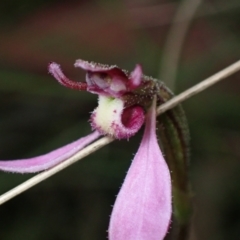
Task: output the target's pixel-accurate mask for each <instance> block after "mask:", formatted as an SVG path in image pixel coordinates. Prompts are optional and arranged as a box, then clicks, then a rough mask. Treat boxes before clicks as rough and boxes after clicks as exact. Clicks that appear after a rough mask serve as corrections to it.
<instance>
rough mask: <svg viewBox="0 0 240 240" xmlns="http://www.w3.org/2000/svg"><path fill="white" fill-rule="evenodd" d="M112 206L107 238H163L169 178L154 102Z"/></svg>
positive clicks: (167, 216)
mask: <svg viewBox="0 0 240 240" xmlns="http://www.w3.org/2000/svg"><path fill="white" fill-rule="evenodd" d="M153 105H154V106H152V108H151V110H150V111H149V112H148V115H147V116H146V127H145V132H144V136H143V139H142V142H141V144H140V147H139V149H138V151H137V153H136V155H135V157H134V159H133V161H132V164H131V166H130V168H129V170H128V173H127V176H126V178H125V180H124V183H123V185H122V188H121V190H120V192H119V194H118V196H117V199H116V202H115V204H114V207H113V211H112V215H111V220H110V226H109V239H110V240H126V239H127V240H162V239H163V238H164V236H165V235H166V233H167V231H168V227H169V223H170V219H171V213H172V207H171V179H170V173H169V169H168V166H167V164H166V162H165V160H164V158H163V155H162V153H161V151H160V148H159V145H158V142H157V137H156V133H155V131H156V111H155V104H153Z"/></svg>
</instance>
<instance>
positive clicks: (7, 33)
mask: <svg viewBox="0 0 240 240" xmlns="http://www.w3.org/2000/svg"><path fill="white" fill-rule="evenodd" d="M186 2H187V0H185V1H184V2H183V1H167V0H165V1H164V0H160V1H157V0H155V1H154V0H141V1H140V0H139V1H137V0H124V1H107V0H95V1H92V0H91V1H90V0H89V1H87V0H86V1H68V2H66V1H56V0H36V1H30V0H21V1H14V0H8V1H6V0H5V1H1V3H0V16H1V17H0V136H1V137H0V146H1V147H0V158H1V159H17V158H25V157H31V156H35V155H39V154H43V153H45V152H48V151H50V150H52V149H54V148H57V147H59V146H62V145H64V144H66V143H68V142H71V141H73V140H75V139H77V138H79V137H80V136H84V135H86V134H88V133H89V132H90V131H91V129H90V126H89V123H88V118H89V114H90V112H91V111H92V110H93V109H94V107H95V106H96V105H97V102H96V100H97V96H95V95H91V94H88V93H83V92H77V91H73V90H70V89H66V88H63V87H62V86H60V85H59V84H58V83H57V82H56V81H55V80H54V79H53V78H52V77H51V76H50V75H49V74H48V73H47V65H48V62H50V61H56V62H58V63H60V64H61V66H62V68H63V70H64V71H65V73H66V75H67V76H69V77H70V78H72V79H76V80H80V81H84V72H83V71H81V70H80V69H74V67H73V63H74V62H75V59H78V58H82V59H86V60H92V61H96V62H101V63H106V64H117V65H119V66H120V67H122V68H125V69H128V70H132V69H133V68H134V66H135V64H136V63H141V64H142V66H143V69H144V73H145V74H146V75H151V76H153V77H159V76H163V75H164V79H163V80H164V81H165V82H166V84H167V85H171V87H172V88H174V89H175V90H174V91H175V93H180V92H181V91H183V90H185V89H187V88H189V87H191V86H193V85H194V84H196V83H198V82H200V81H201V80H203V79H205V78H207V77H208V76H211V75H212V74H214V73H216V72H217V71H219V70H221V69H223V68H225V67H227V66H228V65H230V64H231V63H233V62H235V61H237V60H238V59H239V58H240V57H239V56H240V2H239V1H238V0H230V1H223V0H215V1H214V0H209V1H202V2H201V4H200V6H198V8H197V10H196V12H195V14H194V16H193V18H192V19H191V20H186V16H187V15H188V13H189V12H190V13H191V12H192V11H193V10H192V8H191V7H190V5H189V8H188V7H187V11H186V12H185V13H184V14H183V15H182V17H183V22H181V23H179V22H178V23H177V24H179V25H178V27H177V29H178V30H180V31H179V32H180V33H181V32H182V31H183V28H184V27H183V26H184V24H186V21H187V22H188V23H189V24H190V25H189V28H188V31H187V32H186V33H185V34H184V36H185V39H184V42H183V44H180V47H178V46H177V45H176V42H177V43H178V39H180V36H177V37H176V36H175V37H174V39H173V38H172V39H171V35H169V34H170V32H171V29H172V28H171V27H172V26H173V19H174V16H175V13H176V11H177V10H179V8H181V7H182V6H183V4H186ZM188 2H189V4H190V3H191V4H193V6H194V4H195V5H197V3H194V1H191V0H188ZM195 7H196V6H195ZM184 19H185V20H184ZM174 33H176V31H175V32H174ZM169 36H170V37H169ZM172 40H176V41H175V44H173V45H172V46H171V48H170V49H171V50H172V51H169V50H168V48H167V47H166V42H168V43H169V41H170V42H171V41H172ZM179 49H180V50H181V54H180V59H179V61H178V63H177V74H176V77H173V78H171V77H170V76H171V73H172V72H173V70H172V69H174V66H175V65H174V61H170V65H167V67H164V66H166V64H167V59H169V58H170V60H171V59H173V58H174V53H176V52H177V51H178V50H179ZM171 64H172V66H171ZM239 79H240V72H239V73H237V74H234V75H232V76H230V77H228V78H227V79H226V80H224V81H222V82H220V83H218V84H217V85H215V86H214V87H211V88H210V89H208V90H206V91H205V92H203V93H201V94H198V95H197V96H194V97H192V98H191V99H189V100H187V101H186V102H184V104H183V105H184V108H185V111H186V114H187V117H188V121H189V127H190V131H191V147H192V151H191V164H190V178H191V182H192V187H193V191H194V206H195V214H194V218H193V226H192V234H191V237H190V239H191V240H197V239H199V240H202V239H204V240H208V239H210V240H223V239H228V240H232V239H233V240H235V239H236V240H237V239H240V146H239V143H240V135H239V133H240V104H239V102H240V91H239V89H240V80H239ZM141 134H142V132H141V133H139V134H138V135H137V136H135V137H133V138H131V139H130V140H129V141H115V142H114V143H111V144H110V145H108V146H106V147H104V149H101V150H100V151H98V152H96V153H94V154H92V155H91V156H89V157H87V158H85V159H83V160H82V161H80V162H78V163H76V164H74V165H73V166H71V167H69V168H68V169H66V170H64V171H62V172H60V173H58V174H57V175H56V176H53V177H51V178H50V179H48V180H46V181H44V182H42V183H41V184H39V185H37V186H35V187H33V188H32V189H30V190H28V191H27V192H25V193H23V194H21V195H19V196H17V197H16V198H14V199H13V200H11V201H9V202H7V203H5V204H4V205H2V206H0V239H2V240H16V239H18V240H25V239H27V240H40V239H41V240H42V239H44V240H55V239H56V240H68V239H73V240H74V239H83V240H85V239H86V240H98V239H99V240H102V239H106V237H107V232H106V230H107V228H108V221H109V215H110V213H111V205H112V204H113V203H114V199H115V195H116V194H117V192H118V190H119V187H120V186H121V183H122V181H123V179H124V176H125V173H126V171H127V169H128V166H129V164H130V160H131V159H132V158H133V154H134V153H135V152H136V150H137V148H138V146H139V141H140V139H141ZM31 176H33V175H32V174H27V175H21V174H11V173H3V172H1V173H0V193H1V194H2V193H4V192H6V191H7V190H9V189H11V188H13V187H15V186H16V185H18V184H20V183H22V182H23V181H24V180H26V179H28V178H30V177H31Z"/></svg>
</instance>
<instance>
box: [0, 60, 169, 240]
mask: <svg viewBox="0 0 240 240" xmlns="http://www.w3.org/2000/svg"><path fill="white" fill-rule="evenodd" d="M75 67H80V68H82V69H84V70H85V71H86V82H75V81H72V80H70V79H68V78H67V77H66V76H65V75H64V74H63V72H62V70H61V69H60V66H59V65H58V64H56V63H50V64H49V72H50V73H51V74H52V75H53V76H54V77H55V78H56V79H57V81H58V82H59V83H60V84H62V85H64V86H66V87H69V88H72V89H76V90H81V91H88V92H90V93H93V94H97V95H98V96H99V99H98V107H97V108H96V109H95V110H94V111H93V112H92V114H91V118H90V123H91V126H92V128H93V130H94V132H93V133H91V134H89V135H88V136H85V137H82V138H80V139H79V140H77V141H75V142H73V143H70V144H68V145H66V146H63V147H61V148H59V149H57V150H54V151H52V152H50V153H47V154H44V155H41V156H38V157H33V158H28V159H20V160H11V161H7V160H1V161H0V170H3V171H9V172H20V173H28V172H38V171H43V170H46V169H49V168H51V167H53V166H54V165H56V164H58V163H60V162H62V161H64V160H66V159H67V158H69V157H70V156H72V155H74V154H75V153H76V152H78V151H79V150H80V149H82V148H84V147H85V146H87V145H88V144H89V143H91V142H92V141H94V140H96V139H97V138H98V137H99V136H100V135H108V136H111V137H113V138H116V139H129V138H130V137H132V136H133V135H134V134H136V133H137V132H138V131H139V129H140V128H141V126H142V125H143V124H144V122H145V125H146V126H145V132H144V136H143V139H142V141H141V144H140V147H139V149H138V151H137V153H136V155H135V157H134V159H133V161H132V164H131V166H130V168H129V170H128V173H127V176H126V178H125V180H124V183H123V186H122V188H121V190H120V192H119V194H118V196H117V199H116V203H115V205H114V207H113V212H112V214H111V219H110V226H109V239H110V240H155V239H156V240H160V239H163V238H164V237H165V235H166V233H167V231H168V227H169V224H170V219H171V212H172V209H171V179H170V173H169V169H168V167H167V164H166V162H165V160H164V158H163V155H162V153H161V150H160V148H159V145H158V141H157V137H156V132H155V131H156V96H155V95H156V91H157V89H156V83H155V82H154V81H153V80H152V79H151V78H148V77H146V76H143V74H142V68H141V66H140V65H137V66H136V67H135V69H134V70H133V71H132V72H131V73H130V74H129V73H128V72H127V71H124V70H121V69H120V68H118V67H117V66H107V65H102V64H96V63H93V62H87V61H83V60H77V61H76V63H75ZM145 115H146V117H145Z"/></svg>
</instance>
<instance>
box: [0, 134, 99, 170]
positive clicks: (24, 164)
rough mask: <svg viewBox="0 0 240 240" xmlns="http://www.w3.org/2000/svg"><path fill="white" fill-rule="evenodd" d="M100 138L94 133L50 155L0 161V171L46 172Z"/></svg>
mask: <svg viewBox="0 0 240 240" xmlns="http://www.w3.org/2000/svg"><path fill="white" fill-rule="evenodd" d="M99 136H100V134H99V133H98V132H97V131H96V132H93V133H91V134H89V135H88V136H86V137H82V138H80V139H79V140H77V141H75V142H72V143H70V144H68V145H66V146H63V147H61V148H58V149H56V150H54V151H52V152H50V153H47V154H44V155H41V156H38V157H33V158H27V159H20V160H11V161H8V160H2V161H0V170H3V171H8V172H19V173H33V172H39V171H43V170H46V169H48V168H51V167H53V166H54V165H56V164H58V163H60V162H63V161H64V160H66V159H67V158H69V157H71V156H72V155H74V154H75V153H77V152H78V151H79V150H81V149H82V148H84V147H85V146H86V145H88V144H89V143H91V142H92V141H94V140H95V139H97V138H98V137H99Z"/></svg>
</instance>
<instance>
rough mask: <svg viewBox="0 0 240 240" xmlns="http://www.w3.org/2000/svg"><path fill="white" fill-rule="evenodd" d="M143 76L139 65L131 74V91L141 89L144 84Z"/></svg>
mask: <svg viewBox="0 0 240 240" xmlns="http://www.w3.org/2000/svg"><path fill="white" fill-rule="evenodd" d="M142 76H143V72H142V67H141V66H140V65H139V64H138V65H136V67H135V69H134V70H133V71H132V72H131V74H130V78H129V80H130V81H129V89H131V90H133V89H135V88H137V87H139V86H140V85H141V83H142Z"/></svg>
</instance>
